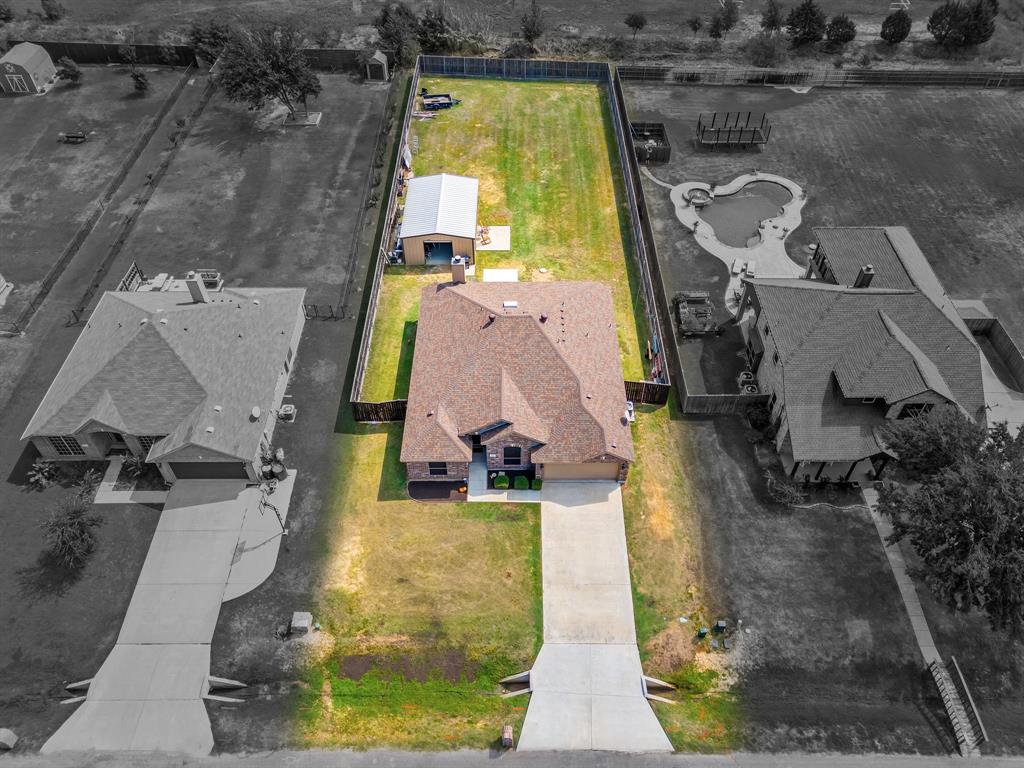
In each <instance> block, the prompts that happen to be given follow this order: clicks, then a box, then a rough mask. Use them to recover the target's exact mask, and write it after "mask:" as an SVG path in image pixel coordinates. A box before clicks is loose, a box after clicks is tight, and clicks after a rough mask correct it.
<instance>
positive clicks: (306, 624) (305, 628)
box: [291, 611, 313, 635]
mask: <svg viewBox="0 0 1024 768" xmlns="http://www.w3.org/2000/svg"><path fill="white" fill-rule="evenodd" d="M312 628H313V614H312V613H309V612H307V611H296V612H295V613H293V614H292V623H291V632H292V634H293V635H306V634H309V631H310V630H311V629H312Z"/></svg>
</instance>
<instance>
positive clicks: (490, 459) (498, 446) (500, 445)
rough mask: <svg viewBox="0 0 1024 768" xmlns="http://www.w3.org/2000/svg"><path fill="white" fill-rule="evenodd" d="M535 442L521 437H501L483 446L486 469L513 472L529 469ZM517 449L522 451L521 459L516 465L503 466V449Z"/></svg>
mask: <svg viewBox="0 0 1024 768" xmlns="http://www.w3.org/2000/svg"><path fill="white" fill-rule="evenodd" d="M535 442H536V441H535V440H528V439H526V438H525V437H522V436H521V435H502V436H501V437H499V438H497V439H496V440H494V442H491V443H488V444H487V445H485V446H484V455H485V456H486V457H487V469H489V470H503V469H505V470H514V469H529V468H530V464H531V462H532V460H533V452H532V451H531V449H532V448H533V445H534V443H535ZM506 446H510V447H519V448H522V449H523V453H522V457H521V458H520V460H519V464H518V465H509V466H506V465H505V461H504V456H505V447H506Z"/></svg>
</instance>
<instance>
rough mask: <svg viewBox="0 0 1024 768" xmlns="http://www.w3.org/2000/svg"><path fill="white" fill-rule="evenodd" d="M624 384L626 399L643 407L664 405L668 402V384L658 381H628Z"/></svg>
mask: <svg viewBox="0 0 1024 768" xmlns="http://www.w3.org/2000/svg"><path fill="white" fill-rule="evenodd" d="M625 384H626V399H627V400H629V401H631V402H633V403H643V404H645V405H664V404H665V403H667V402H668V393H669V391H670V390H671V389H672V387H671V386H670V385H669V384H663V383H661V382H659V381H629V380H627V381H626V382H625Z"/></svg>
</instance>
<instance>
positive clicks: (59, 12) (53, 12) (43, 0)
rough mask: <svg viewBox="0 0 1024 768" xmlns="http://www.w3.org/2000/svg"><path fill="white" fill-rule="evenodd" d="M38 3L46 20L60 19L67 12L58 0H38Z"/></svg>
mask: <svg viewBox="0 0 1024 768" xmlns="http://www.w3.org/2000/svg"><path fill="white" fill-rule="evenodd" d="M39 5H40V6H41V7H42V9H43V18H44V19H46V20H47V21H60V20H61V19H63V18H64V17H65V16H66V15H67V13H68V11H67V9H66V8H65V7H64V6H63V5H61V4H60V2H58V0H40V3H39Z"/></svg>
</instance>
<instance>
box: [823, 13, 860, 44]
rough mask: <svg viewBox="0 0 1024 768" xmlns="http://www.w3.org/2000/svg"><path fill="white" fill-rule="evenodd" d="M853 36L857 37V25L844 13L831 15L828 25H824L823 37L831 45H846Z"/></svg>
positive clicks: (850, 41)
mask: <svg viewBox="0 0 1024 768" xmlns="http://www.w3.org/2000/svg"><path fill="white" fill-rule="evenodd" d="M855 37H857V25H856V24H854V23H853V19H851V18H850V17H849V16H847V15H846V14H845V13H840V14H838V15H836V16H833V17H832V20H831V21H830V22H829V23H828V26H826V27H825V39H826V40H828V42H829V43H830V44H831V45H846V44H847V43H852V42H853V40H854V38H855Z"/></svg>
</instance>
